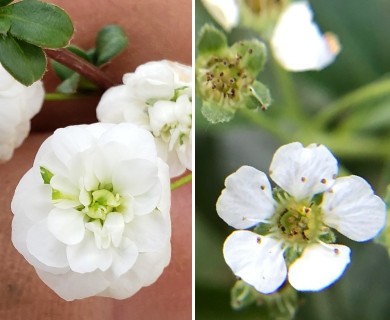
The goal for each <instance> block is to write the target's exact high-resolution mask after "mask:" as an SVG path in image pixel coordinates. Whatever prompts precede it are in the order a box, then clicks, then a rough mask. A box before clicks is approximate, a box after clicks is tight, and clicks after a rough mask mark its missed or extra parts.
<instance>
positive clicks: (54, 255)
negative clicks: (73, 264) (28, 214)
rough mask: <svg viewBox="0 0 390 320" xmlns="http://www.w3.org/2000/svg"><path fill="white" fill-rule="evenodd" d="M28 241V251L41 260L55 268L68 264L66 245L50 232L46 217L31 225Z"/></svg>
mask: <svg viewBox="0 0 390 320" xmlns="http://www.w3.org/2000/svg"><path fill="white" fill-rule="evenodd" d="M26 242H27V249H28V251H29V252H30V253H31V254H32V255H33V256H34V257H35V258H37V259H38V260H39V261H40V262H42V263H44V264H46V265H48V266H50V267H55V268H64V267H67V266H68V260H67V258H66V251H65V249H66V247H65V245H64V244H63V243H61V242H60V241H58V240H57V239H56V238H54V236H53V235H52V234H51V233H50V232H49V230H48V228H47V220H46V219H45V220H42V221H40V222H38V223H36V224H34V225H32V226H31V228H30V229H29V231H28V233H27V238H26Z"/></svg>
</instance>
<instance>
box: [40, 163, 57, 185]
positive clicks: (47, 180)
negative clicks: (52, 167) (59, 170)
mask: <svg viewBox="0 0 390 320" xmlns="http://www.w3.org/2000/svg"><path fill="white" fill-rule="evenodd" d="M39 170H40V172H41V177H42V180H43V183H44V184H50V180H51V178H53V176H54V174H53V173H51V172H50V171H49V170H48V169H46V168H45V167H39Z"/></svg>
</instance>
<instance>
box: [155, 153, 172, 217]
mask: <svg viewBox="0 0 390 320" xmlns="http://www.w3.org/2000/svg"><path fill="white" fill-rule="evenodd" d="M157 165H158V177H159V179H160V182H161V197H160V200H159V202H158V204H157V208H158V209H159V210H160V211H161V212H164V213H169V210H170V208H171V180H170V179H169V168H168V165H167V164H166V163H165V162H164V161H162V160H161V159H158V160H157Z"/></svg>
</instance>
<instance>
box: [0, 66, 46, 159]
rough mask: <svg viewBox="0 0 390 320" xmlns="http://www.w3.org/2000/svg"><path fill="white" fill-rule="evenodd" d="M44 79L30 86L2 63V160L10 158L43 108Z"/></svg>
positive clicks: (0, 156) (0, 123)
mask: <svg viewBox="0 0 390 320" xmlns="http://www.w3.org/2000/svg"><path fill="white" fill-rule="evenodd" d="M44 96H45V91H44V89H43V84H42V81H37V82H35V83H34V84H32V85H31V86H29V87H26V86H24V85H23V84H21V83H20V82H18V81H17V80H15V79H14V78H13V77H12V76H11V75H10V74H9V73H8V72H7V71H6V70H5V69H4V68H3V66H2V65H1V64H0V162H3V161H7V160H9V159H11V157H12V155H13V152H14V149H15V148H17V147H19V146H20V145H21V144H22V142H23V141H24V139H25V138H26V137H27V135H28V133H29V131H30V120H31V118H32V117H34V116H35V115H36V114H37V113H38V112H39V110H40V109H41V107H42V104H43V99H44Z"/></svg>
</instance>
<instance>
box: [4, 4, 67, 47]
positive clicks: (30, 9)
mask: <svg viewBox="0 0 390 320" xmlns="http://www.w3.org/2000/svg"><path fill="white" fill-rule="evenodd" d="M0 16H3V17H7V18H9V19H10V20H11V28H10V31H9V32H10V33H11V34H12V35H13V36H14V37H16V38H18V39H21V40H23V41H26V42H28V43H30V44H33V45H36V46H38V47H42V48H52V49H55V48H62V47H65V46H66V45H68V43H69V41H70V39H71V37H72V35H73V31H74V29H73V24H72V21H71V19H70V18H69V16H68V15H67V13H66V12H65V11H64V10H62V9H61V8H59V7H57V6H55V5H52V4H49V3H46V2H40V1H36V0H29V1H20V2H17V3H14V4H11V5H9V6H6V7H2V8H0Z"/></svg>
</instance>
